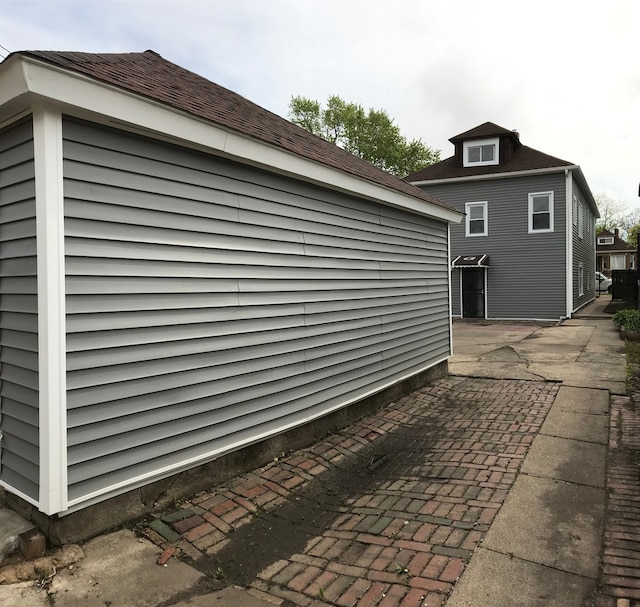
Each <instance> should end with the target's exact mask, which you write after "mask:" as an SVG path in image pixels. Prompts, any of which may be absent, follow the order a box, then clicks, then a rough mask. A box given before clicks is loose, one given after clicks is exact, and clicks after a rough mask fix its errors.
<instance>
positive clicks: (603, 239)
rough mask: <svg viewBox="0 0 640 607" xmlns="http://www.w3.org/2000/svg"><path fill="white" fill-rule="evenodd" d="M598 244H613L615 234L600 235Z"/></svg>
mask: <svg viewBox="0 0 640 607" xmlns="http://www.w3.org/2000/svg"><path fill="white" fill-rule="evenodd" d="M598 244H602V245H607V244H613V236H598Z"/></svg>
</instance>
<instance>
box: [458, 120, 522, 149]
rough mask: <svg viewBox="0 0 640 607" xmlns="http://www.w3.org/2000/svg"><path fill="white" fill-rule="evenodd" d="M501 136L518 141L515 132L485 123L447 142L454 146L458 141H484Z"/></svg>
mask: <svg viewBox="0 0 640 607" xmlns="http://www.w3.org/2000/svg"><path fill="white" fill-rule="evenodd" d="M501 136H509V137H512V138H514V139H515V140H516V141H518V142H519V141H520V139H519V135H518V133H517V131H510V130H509V129H505V128H504V127H501V126H498V125H497V124H494V123H493V122H485V123H484V124H481V125H480V126H476V127H474V128H472V129H469V130H468V131H465V132H464V133H460V134H459V135H455V136H454V137H451V139H449V141H450V142H451V143H454V144H455V143H457V142H458V141H469V140H472V139H486V138H488V137H501Z"/></svg>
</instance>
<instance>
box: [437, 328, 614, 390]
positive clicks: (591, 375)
mask: <svg viewBox="0 0 640 607" xmlns="http://www.w3.org/2000/svg"><path fill="white" fill-rule="evenodd" d="M453 349H454V356H453V358H451V360H450V361H449V372H450V373H451V374H452V375H463V376H467V377H488V378H494V379H530V380H533V379H540V380H546V381H559V382H562V383H563V385H565V386H576V387H581V388H596V389H603V390H609V391H610V392H611V393H612V394H624V393H625V390H626V386H625V373H626V362H625V349H624V341H623V340H621V339H620V335H619V333H618V331H617V329H616V327H615V325H614V324H613V322H611V320H610V317H609V318H607V317H603V318H585V319H582V318H576V319H571V320H567V321H564V322H563V323H562V324H559V325H543V324H532V323H510V322H487V321H455V322H454V328H453Z"/></svg>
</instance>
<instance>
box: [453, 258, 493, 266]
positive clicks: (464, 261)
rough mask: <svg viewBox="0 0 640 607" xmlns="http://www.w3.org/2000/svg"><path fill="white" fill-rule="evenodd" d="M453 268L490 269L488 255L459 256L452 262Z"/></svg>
mask: <svg viewBox="0 0 640 607" xmlns="http://www.w3.org/2000/svg"><path fill="white" fill-rule="evenodd" d="M451 267H452V268H488V267H489V256H488V255H458V256H457V257H456V258H455V259H454V260H453V261H452V262H451Z"/></svg>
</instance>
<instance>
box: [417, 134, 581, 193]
mask: <svg viewBox="0 0 640 607" xmlns="http://www.w3.org/2000/svg"><path fill="white" fill-rule="evenodd" d="M483 137H509V138H510V139H511V141H512V143H513V149H512V152H511V154H510V155H509V157H508V158H507V159H506V160H503V159H501V160H500V164H498V165H486V166H476V167H465V166H462V159H461V158H460V157H459V156H451V157H450V158H446V159H445V160H442V161H441V162H437V163H436V164H432V165H431V166H428V167H425V168H423V169H420V170H419V171H417V172H415V173H412V174H411V175H407V177H405V179H406V180H407V181H410V182H417V181H430V180H432V179H451V178H455V177H473V176H476V175H492V174H496V175H497V174H502V173H513V172H516V171H531V170H536V169H551V168H556V167H557V168H564V167H567V166H574V164H573V163H572V162H568V161H566V160H561V159H560V158H556V157H554V156H549V154H545V153H544V152H540V151H538V150H534V149H533V148H530V147H529V146H526V145H522V144H521V143H520V139H519V136H518V134H517V133H515V132H514V131H509V130H508V129H505V128H503V127H501V126H498V125H497V124H494V123H493V122H485V123H484V124H481V125H480V126H478V127H475V128H473V129H471V130H469V131H466V132H464V133H461V134H460V135H456V136H455V137H452V138H451V139H450V140H449V141H451V142H452V143H454V144H458V145H462V143H461V142H462V141H468V140H469V139H478V138H483Z"/></svg>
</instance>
